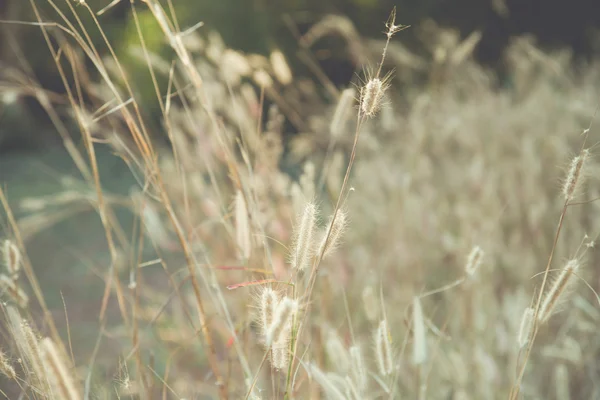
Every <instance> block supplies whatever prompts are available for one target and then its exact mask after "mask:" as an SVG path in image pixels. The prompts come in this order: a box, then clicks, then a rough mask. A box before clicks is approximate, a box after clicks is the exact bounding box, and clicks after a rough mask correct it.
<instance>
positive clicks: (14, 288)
mask: <svg viewBox="0 0 600 400" xmlns="http://www.w3.org/2000/svg"><path fill="white" fill-rule="evenodd" d="M0 292H5V293H6V294H8V296H9V297H10V298H11V300H12V301H14V302H15V303H16V304H17V305H18V306H19V307H21V308H26V307H27V304H28V303H29V297H28V296H27V294H26V293H25V292H24V291H23V290H22V289H21V288H20V287H19V286H18V285H17V283H16V282H15V281H14V280H13V279H11V278H9V277H8V276H6V275H4V274H0Z"/></svg>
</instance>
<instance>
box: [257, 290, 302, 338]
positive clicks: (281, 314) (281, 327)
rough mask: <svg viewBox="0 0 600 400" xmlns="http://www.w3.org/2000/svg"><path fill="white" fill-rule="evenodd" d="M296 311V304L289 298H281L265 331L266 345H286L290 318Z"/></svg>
mask: <svg viewBox="0 0 600 400" xmlns="http://www.w3.org/2000/svg"><path fill="white" fill-rule="evenodd" d="M297 311H298V302H297V301H295V300H292V299H290V298H289V297H285V298H283V299H282V300H281V301H280V302H279V304H278V305H277V308H276V309H275V313H274V314H273V319H272V320H271V324H270V325H269V328H268V329H267V335H266V338H265V339H266V344H267V346H271V345H272V344H273V343H287V342H288V340H289V333H290V330H291V324H292V317H293V316H294V315H295V314H296V312H297Z"/></svg>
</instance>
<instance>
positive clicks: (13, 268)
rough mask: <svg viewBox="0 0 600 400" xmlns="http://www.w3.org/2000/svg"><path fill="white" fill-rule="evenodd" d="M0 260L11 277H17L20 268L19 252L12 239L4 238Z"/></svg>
mask: <svg viewBox="0 0 600 400" xmlns="http://www.w3.org/2000/svg"><path fill="white" fill-rule="evenodd" d="M2 261H3V263H4V266H5V267H6V269H7V270H8V273H9V275H10V277H11V279H13V280H15V279H17V278H18V276H19V271H20V270H21V252H20V251H19V248H18V247H17V245H16V244H15V243H14V242H13V241H12V240H8V239H6V240H5V241H4V242H3V243H2Z"/></svg>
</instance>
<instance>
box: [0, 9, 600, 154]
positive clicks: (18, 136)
mask: <svg viewBox="0 0 600 400" xmlns="http://www.w3.org/2000/svg"><path fill="white" fill-rule="evenodd" d="M61 3H62V2H61V1H58V2H56V4H57V5H58V6H59V7H60V8H61V9H63V10H64V11H65V12H67V9H66V7H65V5H64V4H61ZM87 3H88V4H89V5H90V6H91V8H92V9H93V10H101V9H103V8H104V7H106V6H107V5H108V4H110V2H108V1H103V0H89V1H87ZM174 4H175V8H176V13H177V15H178V16H179V19H180V24H181V26H183V27H190V26H193V25H194V24H196V23H197V22H199V21H203V22H204V23H205V26H206V28H205V29H206V30H212V29H214V30H216V31H217V32H219V34H220V35H221V37H222V38H223V40H224V42H225V43H226V45H227V46H228V47H231V48H234V49H239V50H242V51H244V52H247V53H259V54H264V55H266V54H268V53H269V52H270V51H271V50H272V49H273V48H281V49H282V50H283V51H284V52H285V54H286V56H288V57H289V59H290V62H291V63H292V64H293V65H294V67H295V71H296V72H299V73H301V71H302V67H303V65H302V64H301V63H299V62H298V60H297V57H295V53H296V52H297V50H298V39H297V38H298V36H297V35H298V34H302V33H305V32H306V31H307V30H308V29H309V28H310V27H311V26H313V25H314V24H315V23H317V22H318V21H319V20H321V19H322V18H324V17H325V16H329V15H338V16H344V17H347V18H349V20H350V21H352V23H353V24H354V26H355V28H356V30H357V32H358V33H359V34H360V35H361V36H364V37H371V38H376V37H379V36H380V34H381V32H382V31H383V24H382V21H385V20H386V19H387V16H388V14H389V10H390V9H391V8H392V7H393V6H396V7H397V8H398V19H399V20H400V21H401V22H402V23H403V24H406V25H412V26H413V29H409V30H407V31H405V32H403V33H402V35H401V36H400V37H398V38H397V39H396V40H397V41H399V42H401V43H402V44H403V45H405V46H406V47H407V48H408V49H410V50H411V51H412V52H414V53H415V54H420V55H422V54H424V53H426V52H427V49H426V47H425V46H423V41H422V40H420V39H422V37H420V36H419V32H420V30H419V29H418V27H419V26H420V25H422V24H423V23H425V22H427V21H434V22H435V23H437V24H438V25H439V26H441V27H445V28H452V29H455V30H456V32H457V33H458V34H459V35H460V38H462V39H464V38H465V37H467V36H468V35H469V34H470V33H472V32H474V31H481V34H482V36H481V40H480V42H479V43H478V45H477V47H476V49H475V56H476V59H477V60H478V61H479V62H481V63H482V64H483V65H485V66H487V67H489V68H491V69H493V70H494V71H495V73H496V74H497V75H498V78H499V80H498V83H499V84H500V85H510V84H511V77H510V76H509V75H507V74H508V72H507V69H506V65H505V64H506V60H505V57H504V52H505V50H506V47H507V46H508V45H509V43H510V41H511V38H512V37H514V36H517V35H523V34H530V35H532V37H533V38H535V42H536V43H537V45H538V46H540V48H541V49H568V50H569V51H571V52H572V53H573V55H574V59H573V62H574V63H575V64H578V63H581V61H583V60H589V59H590V58H591V57H593V56H594V55H596V54H598V52H600V39H599V37H600V34H599V31H598V29H599V28H600V13H599V12H598V5H597V4H596V2H595V1H594V0H573V1H569V2H568V3H567V2H564V1H560V0H549V1H541V0H525V1H521V0H426V1H408V0H406V1H392V0H323V1H321V0H319V1H314V0H304V1H299V0H219V1H210V0H198V1H196V0H178V1H176V2H174ZM40 7H41V10H42V12H45V13H46V15H51V14H52V13H53V11H51V7H50V6H49V5H47V4H45V5H44V4H40ZM150 14H151V13H150V12H149V11H142V12H141V13H140V17H141V23H142V29H143V31H144V35H146V40H147V41H148V45H149V47H150V48H151V50H153V51H156V52H157V54H165V55H166V54H168V46H167V45H166V44H165V42H164V40H163V38H162V34H161V32H160V29H158V25H157V24H156V22H155V21H154V20H153V18H152V16H151V15H150ZM0 18H2V20H5V21H34V20H35V18H34V15H33V13H32V11H31V7H30V5H29V3H28V2H27V1H19V0H5V1H3V2H2V3H0ZM100 21H101V23H102V24H103V27H104V29H105V32H106V34H107V36H108V38H109V40H110V41H111V42H112V43H113V44H114V46H115V48H116V50H117V54H119V55H120V56H121V60H122V62H124V63H125V64H126V65H127V64H132V63H133V64H135V62H134V61H133V60H131V57H127V56H126V54H125V53H126V49H127V48H128V47H129V46H130V45H132V44H133V43H134V42H135V43H137V33H136V30H135V26H134V23H133V20H132V18H131V10H130V5H129V3H128V2H126V1H121V2H119V3H117V4H116V5H115V6H114V7H112V8H110V9H109V10H108V11H107V12H106V13H104V14H103V15H102V16H101V17H100ZM84 22H85V23H89V22H90V21H89V18H88V19H87V20H86V18H84ZM1 28H2V41H1V43H0V63H1V65H2V67H3V68H2V69H3V70H6V68H7V67H10V66H17V67H18V66H19V64H18V61H17V58H16V57H15V54H14V47H13V46H15V45H16V46H20V47H21V49H22V50H26V51H25V52H26V54H27V60H28V62H29V63H30V65H31V67H32V69H33V72H34V73H35V75H36V77H37V78H38V80H39V81H40V82H41V83H42V86H44V87H47V88H49V89H51V90H56V91H58V92H60V91H61V86H62V83H61V82H60V79H59V78H58V76H57V73H56V69H55V67H54V66H53V63H52V62H51V60H50V59H49V57H50V56H49V52H48V50H47V48H46V44H45V42H44V40H43V38H42V36H41V34H40V32H39V29H37V28H36V27H32V26H23V25H16V24H11V23H3V24H2V26H1ZM90 35H91V37H92V39H93V40H94V41H95V42H96V43H99V40H100V37H99V33H98V31H91V32H90ZM421 36H422V35H421ZM338 39H339V38H338ZM339 45H340V40H337V41H336V38H335V37H329V38H326V40H325V41H322V42H321V43H319V46H318V47H319V48H321V49H322V50H324V51H323V52H321V53H320V54H319V52H318V50H319V49H318V48H317V57H318V58H319V59H320V62H321V66H322V68H323V69H324V71H325V72H326V73H327V74H328V76H329V77H330V78H331V80H332V81H333V82H335V83H337V84H339V85H345V84H347V82H348V81H350V80H351V79H352V78H353V74H355V73H356V72H357V66H356V65H352V63H350V62H349V57H348V51H347V48H348V46H347V45H343V46H339ZM134 67H135V65H134ZM137 68H138V70H139V73H138V74H135V80H136V81H137V82H136V83H137V84H138V85H139V87H148V86H149V85H148V79H149V76H148V75H147V73H146V69H145V68H144V67H143V66H141V65H139V64H138V65H137ZM145 95H146V101H147V102H148V103H149V104H148V105H150V103H152V97H153V95H152V92H150V93H145ZM5 103H6V102H5ZM46 122H47V121H46V120H45V117H44V114H43V113H40V112H39V107H36V104H35V101H30V99H27V98H23V99H20V101H19V102H17V103H11V104H8V105H7V104H4V105H3V107H2V113H1V119H0V152H2V153H6V152H9V151H11V150H13V149H16V150H18V149H23V148H28V147H35V146H40V145H45V144H46V142H47V141H52V134H51V133H49V132H47V130H46V127H47V124H46Z"/></svg>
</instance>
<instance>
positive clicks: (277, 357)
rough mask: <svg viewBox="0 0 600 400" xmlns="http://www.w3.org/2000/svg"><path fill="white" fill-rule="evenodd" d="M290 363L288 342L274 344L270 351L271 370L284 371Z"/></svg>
mask: <svg viewBox="0 0 600 400" xmlns="http://www.w3.org/2000/svg"><path fill="white" fill-rule="evenodd" d="M289 362H290V351H289V349H288V342H282V343H274V344H273V347H272V349H271V365H272V366H273V369H276V370H278V371H284V370H285V369H286V368H287V367H288V364H289Z"/></svg>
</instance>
